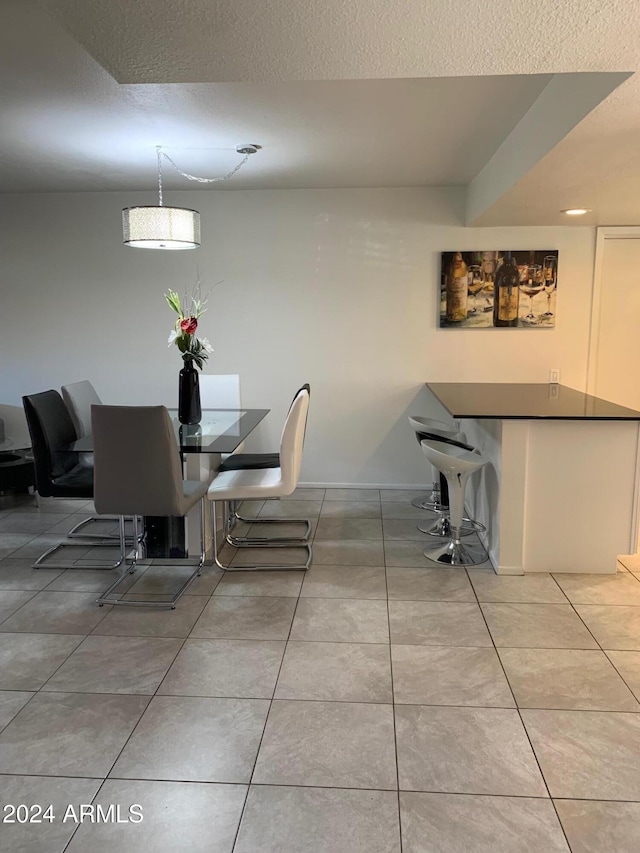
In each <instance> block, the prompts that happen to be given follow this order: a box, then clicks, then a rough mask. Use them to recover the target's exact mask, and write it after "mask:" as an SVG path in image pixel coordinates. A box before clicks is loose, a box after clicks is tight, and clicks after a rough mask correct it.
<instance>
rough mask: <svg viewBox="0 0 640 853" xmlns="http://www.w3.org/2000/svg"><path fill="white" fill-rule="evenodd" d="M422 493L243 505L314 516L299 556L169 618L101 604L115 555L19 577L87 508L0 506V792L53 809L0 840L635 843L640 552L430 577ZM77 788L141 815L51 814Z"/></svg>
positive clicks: (12, 851) (146, 586)
mask: <svg viewBox="0 0 640 853" xmlns="http://www.w3.org/2000/svg"><path fill="white" fill-rule="evenodd" d="M414 494H415V493H413V492H405V491H382V492H378V491H377V490H374V489H328V490H326V491H325V490H322V489H300V490H298V492H297V493H296V494H294V495H293V496H292V498H293V499H292V500H286V501H281V502H277V503H275V505H274V506H268V507H265V506H264V505H262V504H261V503H257V504H254V505H253V506H246V507H245V512H247V513H249V512H255V513H262V514H265V515H266V514H270V513H277V514H278V515H279V516H281V517H282V518H287V517H292V516H295V515H299V514H302V515H306V516H309V517H311V518H312V519H313V521H314V536H315V538H314V561H313V565H312V568H311V569H310V570H309V572H308V573H307V574H306V575H305V574H303V573H302V572H299V571H291V572H275V573H266V574H256V573H251V572H246V573H243V572H240V573H228V574H224V573H223V572H220V571H218V570H214V569H213V568H207V569H206V570H205V572H204V573H203V575H202V577H201V578H199V579H198V580H197V581H196V582H195V583H194V584H193V585H192V586H191V587H190V589H189V591H188V595H186V596H184V597H183V598H182V599H181V601H180V602H179V604H178V607H177V609H176V610H174V611H170V610H166V609H162V608H159V609H157V610H155V609H153V610H138V609H114V608H112V607H104V608H99V607H97V606H96V604H95V595H96V592H98V591H100V590H101V589H103V588H105V587H106V586H107V584H109V583H110V582H111V580H110V577H109V575H111V574H112V573H111V572H108V573H105V572H100V571H92V570H84V571H82V570H70V571H60V570H56V569H47V570H40V571H33V570H32V569H31V568H30V565H31V561H32V559H33V557H34V556H35V555H37V554H39V553H40V552H41V551H42V550H43V549H44V547H46V546H47V545H48V544H49V543H51V542H54V541H56V538H57V537H59V536H60V535H64V531H66V530H67V529H68V528H69V527H70V526H71V523H72V522H74V521H76V520H78V519H79V518H80V517H82V515H83V513H87V512H90V511H91V507H90V506H89V505H85V504H74V503H73V502H52V503H51V504H50V505H48V506H46V507H43V508H42V509H40V510H38V509H37V508H36V507H35V506H34V505H33V501H32V500H30V499H25V500H21V501H13V502H9V501H6V500H5V501H4V503H2V504H0V558H1V559H0V801H1V802H2V804H3V805H4V804H6V803H10V804H14V805H18V804H26V805H41V806H43V807H46V806H47V805H49V804H51V805H52V812H53V815H54V821H53V822H47V821H46V820H45V822H43V823H27V824H24V823H13V824H11V823H4V824H3V825H2V827H0V851H3V852H4V851H6V853H62V851H69V853H84V852H85V851H87V850H91V851H92V853H116V851H117V853H128V851H132V853H133V851H144V853H167V851H172V853H173V851H176V853H181V851H185V853H232V851H233V853H400V851H402V853H459V851H464V853H529V851H533V853H555V851H565V853H566V851H569V850H571V851H573V853H637V851H639V850H640V703H639V701H638V700H640V560H639V559H638V558H637V557H635V558H625V560H624V563H625V564H624V565H621V566H620V571H619V573H618V574H617V575H611V576H602V577H594V576H593V575H590V576H589V575H579V574H569V573H567V574H557V575H553V576H551V575H529V576H525V577H498V576H496V575H495V574H494V573H493V571H492V569H491V568H490V567H488V566H485V567H481V568H476V569H472V570H469V571H466V570H463V569H445V568H439V567H437V568H436V567H433V566H431V565H429V564H428V563H427V562H426V561H425V559H424V557H423V555H422V549H423V548H424V542H425V537H424V535H423V534H419V533H417V531H416V522H417V521H418V520H419V519H420V518H421V517H422V513H420V512H419V511H417V510H415V509H414V508H413V507H411V505H410V500H411V498H412V497H413V496H414ZM80 551H82V552H83V553H84V552H85V549H83V548H81V549H80ZM103 556H104V550H101V551H100V552H99V553H95V552H92V551H91V550H88V551H87V552H86V556H85V559H99V558H101V557H103ZM226 556H227V557H228V558H229V559H232V560H233V562H234V564H235V565H242V561H243V560H244V559H246V552H244V553H243V552H237V553H236V552H234V551H233V549H229V551H228V552H227V553H226ZM250 556H251V558H254V557H255V556H256V555H255V552H253V553H252V554H251V555H250ZM297 556H298V555H297V554H295V553H294V552H291V551H283V552H282V557H283V558H284V559H287V560H295V559H296V558H297ZM567 568H568V569H569V568H573V567H569V566H568V567H567ZM183 572H184V569H181V568H179V567H176V566H159V565H153V566H151V567H149V568H148V569H146V570H140V571H139V572H138V573H137V574H136V575H134V576H132V578H131V587H130V590H131V591H130V592H129V593H128V595H130V596H131V597H135V596H136V595H142V594H144V595H145V596H147V595H157V596H158V600H159V601H160V600H162V596H163V594H167V593H168V592H169V591H170V590H171V589H173V588H175V587H176V585H177V584H179V583H180V578H181V577H182V576H183ZM91 803H93V804H94V805H95V807H96V808H97V806H98V805H99V806H101V808H102V809H103V810H105V811H106V810H107V809H108V808H109V806H110V805H114V806H115V805H119V806H120V809H121V811H120V815H121V819H122V820H124V819H125V818H126V817H127V816H128V814H129V812H128V809H129V807H130V806H131V805H132V804H140V805H141V806H142V809H143V818H144V819H143V821H142V822H141V823H133V822H122V823H114V822H108V823H83V824H82V825H80V826H79V825H78V824H77V823H76V822H74V821H73V819H69V820H67V821H66V822H65V821H63V816H64V813H65V809H66V807H67V806H68V805H69V804H71V805H74V806H76V808H77V807H78V806H79V804H91ZM4 816H5V817H6V816H7V814H6V813H5V815H4Z"/></svg>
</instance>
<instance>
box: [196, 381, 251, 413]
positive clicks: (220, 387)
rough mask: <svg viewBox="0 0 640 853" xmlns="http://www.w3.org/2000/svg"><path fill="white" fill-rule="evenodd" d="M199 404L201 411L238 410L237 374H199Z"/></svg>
mask: <svg viewBox="0 0 640 853" xmlns="http://www.w3.org/2000/svg"><path fill="white" fill-rule="evenodd" d="M200 403H201V404H202V408H203V409H240V408H241V403H240V376H239V375H238V374H237V373H201V374H200Z"/></svg>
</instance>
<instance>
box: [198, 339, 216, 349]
mask: <svg viewBox="0 0 640 853" xmlns="http://www.w3.org/2000/svg"><path fill="white" fill-rule="evenodd" d="M200 343H201V344H202V346H203V347H204V348H205V349H206V351H207V352H213V347H212V346H211V344H210V343H209V339H208V338H200Z"/></svg>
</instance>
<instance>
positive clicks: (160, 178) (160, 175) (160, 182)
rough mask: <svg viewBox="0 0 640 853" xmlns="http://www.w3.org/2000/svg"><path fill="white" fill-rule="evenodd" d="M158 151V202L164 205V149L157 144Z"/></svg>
mask: <svg viewBox="0 0 640 853" xmlns="http://www.w3.org/2000/svg"><path fill="white" fill-rule="evenodd" d="M156 151H157V152H158V204H159V206H160V207H162V151H161V149H160V146H159V145H156Z"/></svg>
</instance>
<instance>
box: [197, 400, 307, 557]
mask: <svg viewBox="0 0 640 853" xmlns="http://www.w3.org/2000/svg"><path fill="white" fill-rule="evenodd" d="M309 399H310V394H309V387H308V386H303V387H302V388H301V389H300V390H299V391H298V393H297V394H296V397H295V399H294V401H293V403H292V405H291V408H290V409H289V413H288V414H287V418H286V420H285V423H284V427H283V429H282V435H281V439H280V454H279V465H278V466H277V467H273V468H272V467H269V468H265V467H255V468H248V467H243V468H240V469H232V470H226V471H222V472H221V473H219V474H218V475H217V476H216V477H215V479H214V480H213V482H212V483H211V485H210V486H209V490H208V492H207V496H208V498H209V500H211V501H213V507H214V511H213V512H212V517H213V519H214V521H213V525H212V529H213V552H214V559H215V561H216V563H217V565H218V566H219V567H220V568H221V569H226V570H232V571H252V570H253V571H255V570H278V569H279V570H291V569H308V568H309V566H310V564H311V556H312V551H311V544H310V542H309V537H310V535H311V524H310V522H309V521H308V520H307V519H295V520H293V519H281V518H279V519H267V518H258V519H254V520H253V524H260V523H270V524H273V523H287V524H295V523H303V524H305V525H306V532H305V534H304V535H303V536H301V537H280V538H279V539H278V540H275V539H273V538H265V537H248V536H246V537H232V536H231V535H230V530H231V529H232V525H233V524H234V523H235V518H234V514H233V512H232V511H229V506H231V507H233V506H234V505H235V504H236V503H237V502H238V501H243V500H266V499H270V498H280V497H287V496H288V495H290V494H292V493H293V492H294V490H295V488H296V486H297V485H298V480H299V478H300V468H301V466H302V450H303V447H304V437H305V430H306V425H307V415H308V412H309ZM220 501H222V502H223V504H224V506H223V524H224V536H225V537H226V538H227V541H228V542H229V543H230V544H231V545H235V546H236V547H240V548H251V547H253V548H255V547H268V546H269V545H271V546H273V545H276V544H277V545H278V547H281V548H301V547H302V548H304V549H305V550H306V554H307V556H306V560H305V561H304V562H303V563H301V564H298V565H283V564H252V565H242V566H238V567H233V568H232V569H230V566H229V565H225V564H223V563H222V562H221V560H220V555H219V553H218V544H219V542H218V531H217V524H216V523H215V519H216V512H215V506H216V503H217V502H220Z"/></svg>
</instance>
